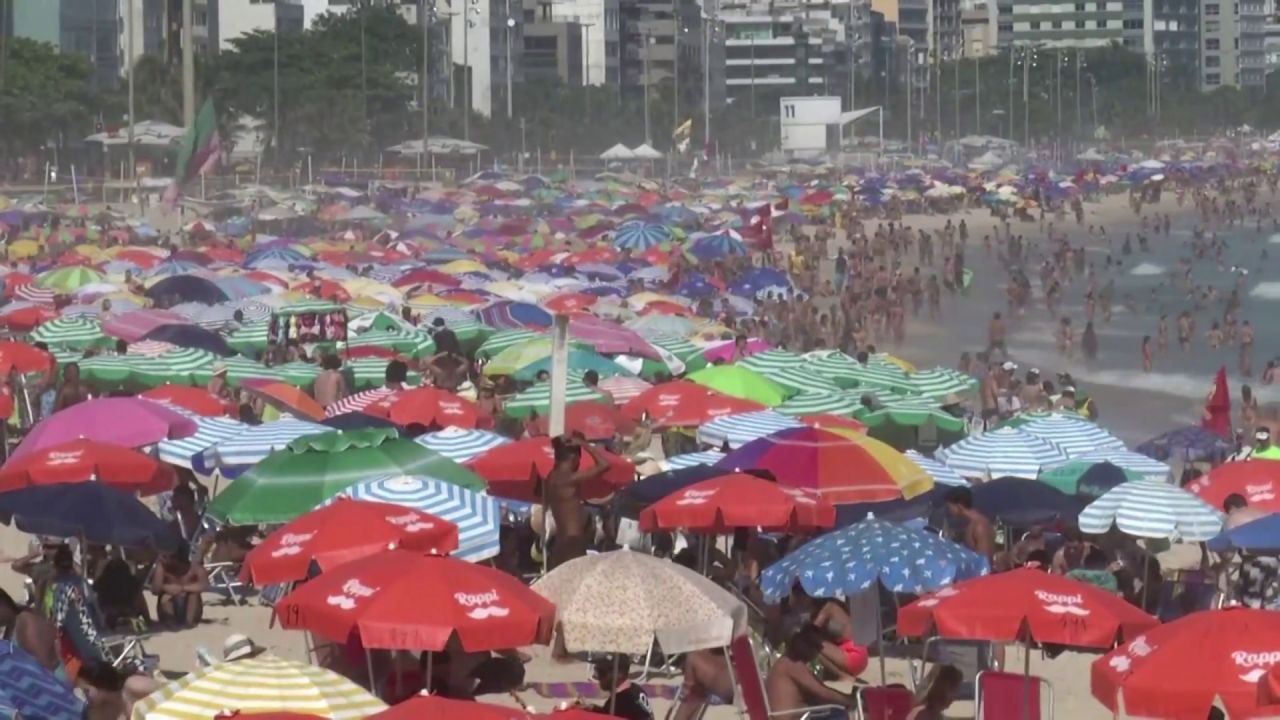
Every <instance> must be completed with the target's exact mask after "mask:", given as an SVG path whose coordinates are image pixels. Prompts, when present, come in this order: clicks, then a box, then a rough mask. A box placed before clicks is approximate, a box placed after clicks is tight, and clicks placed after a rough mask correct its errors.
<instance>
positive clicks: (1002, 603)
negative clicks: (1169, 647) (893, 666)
mask: <svg viewBox="0 0 1280 720" xmlns="http://www.w3.org/2000/svg"><path fill="white" fill-rule="evenodd" d="M1159 623H1160V621H1159V620H1157V619H1155V618H1153V617H1151V616H1150V615H1148V614H1146V613H1144V612H1142V611H1141V610H1139V609H1138V608H1136V607H1134V606H1133V605H1130V604H1129V603H1127V602H1125V600H1124V598H1122V597H1120V596H1119V595H1114V594H1112V593H1109V592H1107V591H1106V590H1103V589H1102V588H1099V587H1097V586H1096V585H1089V584H1087V583H1083V582H1080V581H1078V580H1072V579H1070V578H1068V577H1066V576H1063V575H1051V574H1049V573H1046V572H1043V571H1040V570H1035V569H1031V568H1023V569H1020V570H1013V571H1010V572H1005V573H999V574H996V575H985V576H983V577H977V578H973V579H971V580H964V581H962V582H958V583H956V584H954V585H950V586H948V587H945V588H943V589H941V590H939V591H937V592H934V593H930V594H929V595H926V596H924V597H922V598H920V599H919V600H916V601H915V602H913V603H911V604H910V605H907V606H905V607H902V608H900V609H899V610H898V634H899V635H903V636H906V637H919V636H922V635H925V634H928V633H929V632H930V631H931V630H932V631H934V632H936V633H937V635H939V636H940V637H944V638H955V639H960V640H990V641H992V642H1015V641H1017V640H1019V639H1022V638H1023V630H1022V629H1023V627H1026V628H1027V630H1028V631H1029V633H1030V639H1032V640H1035V641H1037V642H1041V643H1054V644H1057V645H1069V646H1071V647H1086V648H1109V647H1111V646H1112V645H1114V644H1115V642H1116V638H1117V637H1119V638H1121V639H1128V638H1133V637H1136V636H1137V635H1138V634H1139V633H1142V632H1145V631H1147V630H1149V629H1151V628H1152V627H1155V626H1156V625H1158V624H1159Z"/></svg>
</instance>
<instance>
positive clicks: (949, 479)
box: [903, 450, 969, 487]
mask: <svg viewBox="0 0 1280 720" xmlns="http://www.w3.org/2000/svg"><path fill="white" fill-rule="evenodd" d="M903 455H906V456H907V458H908V459H909V460H911V461H912V462H914V463H915V464H917V465H919V466H920V467H921V468H923V469H924V471H925V472H927V473H929V477H932V478H933V481H934V482H935V483H937V484H938V485H953V486H956V487H961V486H963V487H967V486H968V485H969V481H968V480H965V479H964V478H962V477H960V473H958V472H956V471H955V470H952V469H951V468H949V467H947V466H946V465H943V464H942V463H940V462H938V461H937V460H934V459H933V458H929V457H925V456H924V455H921V454H920V453H918V452H916V451H915V450H908V451H906V452H905V453H903Z"/></svg>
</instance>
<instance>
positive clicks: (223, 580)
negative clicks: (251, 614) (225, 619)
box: [204, 562, 250, 607]
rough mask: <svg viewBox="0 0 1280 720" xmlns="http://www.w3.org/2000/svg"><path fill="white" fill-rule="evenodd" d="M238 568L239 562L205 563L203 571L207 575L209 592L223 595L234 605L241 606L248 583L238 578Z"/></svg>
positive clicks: (246, 592)
mask: <svg viewBox="0 0 1280 720" xmlns="http://www.w3.org/2000/svg"><path fill="white" fill-rule="evenodd" d="M240 569H241V568H240V563H233V562H218V563H206V564H205V566H204V571H205V573H207V574H208V576H209V592H213V593H218V594H219V595H223V596H225V597H226V598H227V601H228V602H230V603H231V604H232V605H235V606H236V607H241V606H243V605H244V604H245V602H246V600H245V595H247V594H248V591H249V588H250V585H249V583H247V582H245V581H244V580H242V579H240Z"/></svg>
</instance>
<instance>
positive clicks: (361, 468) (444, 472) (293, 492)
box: [209, 428, 485, 525]
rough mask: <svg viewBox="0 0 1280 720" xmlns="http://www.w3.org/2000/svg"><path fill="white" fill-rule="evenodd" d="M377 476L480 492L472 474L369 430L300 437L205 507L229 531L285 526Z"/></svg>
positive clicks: (389, 433) (390, 433) (387, 433)
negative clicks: (420, 479)
mask: <svg viewBox="0 0 1280 720" xmlns="http://www.w3.org/2000/svg"><path fill="white" fill-rule="evenodd" d="M381 475H425V476H427V477H430V478H434V479H437V480H443V481H445V482H448V483H452V484H454V485H457V486H459V487H463V488H466V489H468V490H475V491H477V492H478V491H482V490H484V488H485V483H484V480H482V479H481V478H480V477H479V476H477V475H476V474H475V473H473V472H471V471H470V470H468V469H466V468H464V467H462V466H461V465H459V464H457V463H455V462H453V461H452V460H449V459H448V458H446V457H444V456H443V455H439V454H437V453H434V452H432V451H431V450H428V449H427V448H425V447H423V446H422V445H419V444H418V443H416V442H414V441H412V440H407V439H400V438H399V435H398V434H397V432H396V431H395V430H392V429H389V428H373V429H368V430H348V431H345V432H331V433H321V434H319V435H308V436H304V437H300V438H298V439H297V440H294V441H293V442H291V443H289V446H288V447H286V448H285V449H283V450H277V451H276V452H273V453H271V454H270V455H268V456H267V457H266V459H264V460H263V461H262V462H260V463H258V464H257V465H255V466H254V467H253V468H252V469H251V470H249V472H247V473H245V474H244V475H242V476H241V477H239V478H238V479H236V480H235V481H234V482H232V483H231V484H230V485H228V486H227V489H226V490H224V491H223V492H222V493H221V494H220V495H218V497H217V498H215V499H214V501H213V502H212V503H210V504H209V514H210V515H211V516H213V517H215V518H218V519H220V520H222V521H224V522H227V523H229V524H232V525H257V524H274V523H284V522H288V521H290V520H292V519H294V518H296V517H298V516H299V515H302V514H303V513H306V512H308V511H310V510H311V509H312V508H314V507H316V506H317V505H319V504H320V503H322V502H324V501H325V500H328V499H329V498H331V497H333V496H334V495H336V494H338V493H339V492H341V491H343V490H345V489H347V488H348V487H350V486H351V485H353V484H355V483H357V482H359V481H361V480H368V479H371V478H375V477H378V476H381Z"/></svg>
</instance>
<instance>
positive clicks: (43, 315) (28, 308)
mask: <svg viewBox="0 0 1280 720" xmlns="http://www.w3.org/2000/svg"><path fill="white" fill-rule="evenodd" d="M57 317H58V311H57V310H54V309H53V308H51V307H49V306H47V305H23V306H21V307H18V308H15V309H13V310H9V311H8V312H5V311H2V310H0V325H3V326H4V327H7V328H9V329H10V330H14V331H16V332H31V331H32V330H33V329H35V328H36V327H37V326H39V325H43V324H44V323H47V322H49V321H50V320H54V319H56V318H57Z"/></svg>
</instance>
